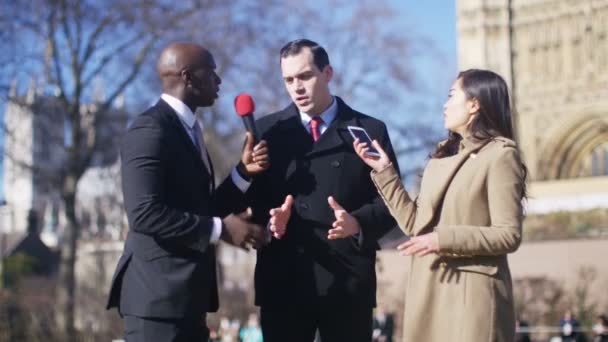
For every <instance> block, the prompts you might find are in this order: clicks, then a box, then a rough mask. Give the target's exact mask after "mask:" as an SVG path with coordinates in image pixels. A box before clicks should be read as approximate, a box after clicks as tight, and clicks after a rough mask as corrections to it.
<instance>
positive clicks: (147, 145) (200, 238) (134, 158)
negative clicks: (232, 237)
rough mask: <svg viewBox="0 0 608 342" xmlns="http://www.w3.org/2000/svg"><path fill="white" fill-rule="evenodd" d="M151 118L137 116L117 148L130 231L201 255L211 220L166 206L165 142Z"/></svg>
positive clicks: (206, 245)
mask: <svg viewBox="0 0 608 342" xmlns="http://www.w3.org/2000/svg"><path fill="white" fill-rule="evenodd" d="M163 140H164V139H163V131H162V129H161V127H160V124H159V123H157V122H156V121H155V120H154V119H152V118H150V117H146V116H141V117H139V118H138V120H137V121H136V122H135V123H134V125H133V126H132V127H131V128H130V129H129V131H128V132H127V134H126V135H125V137H124V140H123V144H122V149H121V162H122V186H123V195H124V203H125V209H126V211H127V216H128V219H129V223H130V227H131V229H133V231H135V232H137V233H140V234H145V235H149V236H152V237H153V238H154V239H156V240H158V241H166V242H172V243H178V244H181V245H185V246H186V247H187V248H190V249H193V250H196V251H200V252H204V251H205V250H206V249H207V247H208V245H209V238H210V236H211V231H212V229H213V218H212V217H208V216H200V215H195V214H192V213H189V212H184V211H180V210H178V209H176V208H171V207H170V206H168V205H167V203H166V200H165V199H166V198H167V195H166V194H167V192H168V191H171V189H167V187H166V185H165V177H166V176H165V173H166V171H167V170H166V169H167V165H166V163H167V154H168V153H169V151H167V150H166V149H167V143H166V142H165V141H163Z"/></svg>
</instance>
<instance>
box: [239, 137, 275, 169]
mask: <svg viewBox="0 0 608 342" xmlns="http://www.w3.org/2000/svg"><path fill="white" fill-rule="evenodd" d="M246 139H247V140H246V141H245V146H244V147H243V153H242V154H241V164H240V165H239V167H241V168H240V169H239V171H240V172H241V173H243V174H244V175H245V176H247V177H253V176H255V175H257V174H259V173H261V172H264V171H266V170H268V168H269V167H270V157H269V155H268V144H267V143H266V141H265V140H261V141H260V142H259V143H258V144H257V145H255V146H253V141H254V139H253V134H251V133H249V132H247V133H246Z"/></svg>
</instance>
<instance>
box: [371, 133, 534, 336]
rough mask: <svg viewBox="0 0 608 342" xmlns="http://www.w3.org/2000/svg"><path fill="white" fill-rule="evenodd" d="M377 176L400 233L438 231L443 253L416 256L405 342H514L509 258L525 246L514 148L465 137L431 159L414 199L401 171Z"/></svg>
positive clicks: (499, 140) (407, 303)
mask: <svg viewBox="0 0 608 342" xmlns="http://www.w3.org/2000/svg"><path fill="white" fill-rule="evenodd" d="M372 179H373V180H374V183H375V184H376V187H377V188H378V190H379V192H380V193H381V194H382V197H383V198H384V201H385V203H386V205H387V206H388V208H389V209H390V211H391V214H392V215H393V216H394V217H395V219H396V220H397V223H398V224H399V226H400V227H401V229H402V230H403V231H404V232H405V233H406V234H408V235H410V236H415V235H420V234H425V233H430V232H432V231H436V232H437V233H438V236H439V249H440V251H439V254H438V255H427V256H424V257H416V256H414V257H412V258H411V272H410V275H409V280H408V285H407V293H406V299H405V318H404V327H403V329H404V330H403V336H404V339H403V340H404V341H406V342H427V341H437V342H446V341H453V342H476V341H479V342H482V341H483V342H494V341H496V342H513V340H514V335H515V314H514V306H513V294H512V285H511V274H510V272H509V266H508V263H507V253H511V252H514V251H515V250H516V249H517V248H518V247H519V244H520V242H521V222H522V203H521V199H522V189H523V168H522V163H521V161H520V157H519V153H518V151H517V149H516V147H515V143H514V142H513V141H511V140H509V139H506V138H502V137H498V138H494V139H492V140H489V141H485V142H479V141H477V142H474V141H471V140H466V139H465V140H463V142H462V143H461V145H460V151H459V153H458V154H456V155H454V156H451V157H446V158H440V159H431V160H430V161H429V163H428V165H427V167H426V169H425V171H424V174H423V177H422V183H421V187H420V194H419V196H418V198H417V199H415V200H411V199H410V197H409V196H408V194H407V192H406V191H405V189H404V188H403V185H402V183H401V180H400V179H399V176H398V174H397V173H396V171H395V169H394V168H392V167H389V168H387V169H385V170H383V171H381V172H379V173H375V172H372Z"/></svg>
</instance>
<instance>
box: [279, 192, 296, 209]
mask: <svg viewBox="0 0 608 342" xmlns="http://www.w3.org/2000/svg"><path fill="white" fill-rule="evenodd" d="M292 205H293V196H292V195H287V197H285V202H283V205H281V209H283V210H289V209H291V206H292Z"/></svg>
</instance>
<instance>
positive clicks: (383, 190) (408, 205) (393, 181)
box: [372, 166, 417, 235]
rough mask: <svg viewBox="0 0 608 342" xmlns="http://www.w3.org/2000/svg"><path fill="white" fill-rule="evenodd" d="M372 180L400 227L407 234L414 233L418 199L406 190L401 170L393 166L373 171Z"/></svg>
mask: <svg viewBox="0 0 608 342" xmlns="http://www.w3.org/2000/svg"><path fill="white" fill-rule="evenodd" d="M372 180H373V182H374V184H375V185H376V188H377V189H378V192H379V193H380V196H381V197H382V200H383V201H384V203H385V204H386V207H387V208H388V210H389V211H390V213H391V215H392V216H393V217H394V218H395V220H396V221H397V224H398V225H399V228H401V230H402V231H403V232H404V233H405V234H407V235H412V229H413V228H414V221H415V220H416V211H417V206H416V201H413V200H412V199H411V198H410V196H409V195H408V193H407V191H406V190H405V187H404V186H403V183H402V182H401V178H399V172H398V171H397V170H396V169H395V168H394V167H393V166H389V167H387V168H385V169H384V170H382V171H380V172H373V171H372Z"/></svg>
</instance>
